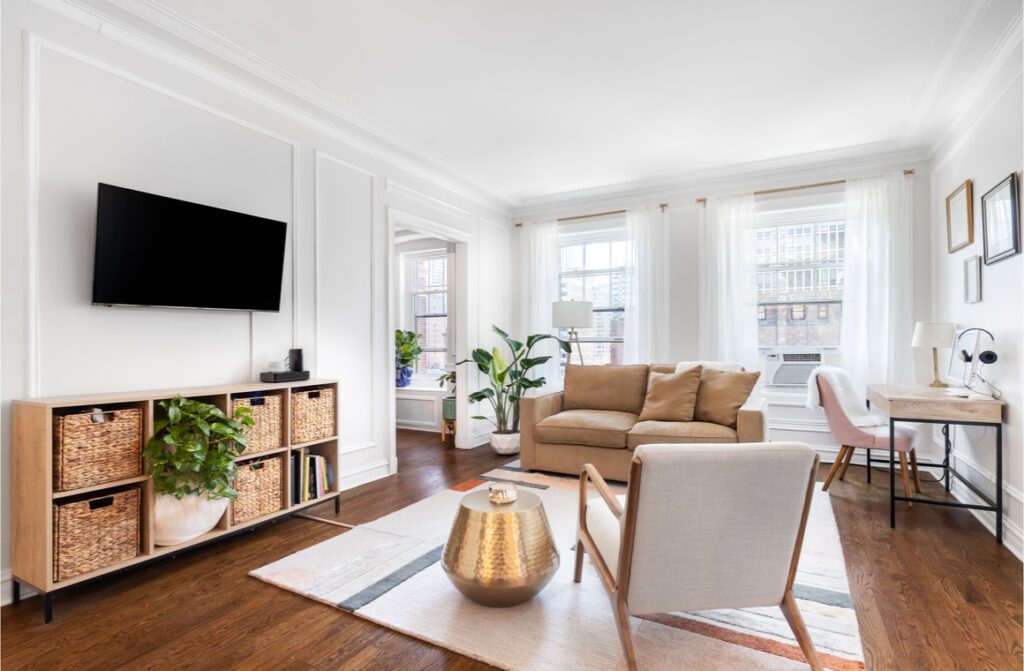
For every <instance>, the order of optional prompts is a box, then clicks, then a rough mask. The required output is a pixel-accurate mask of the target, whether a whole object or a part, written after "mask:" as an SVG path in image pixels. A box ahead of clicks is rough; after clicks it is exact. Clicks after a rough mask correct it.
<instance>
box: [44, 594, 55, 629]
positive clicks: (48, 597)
mask: <svg viewBox="0 0 1024 671" xmlns="http://www.w3.org/2000/svg"><path fill="white" fill-rule="evenodd" d="M51 622H53V592H47V593H46V594H43V624H50V623H51Z"/></svg>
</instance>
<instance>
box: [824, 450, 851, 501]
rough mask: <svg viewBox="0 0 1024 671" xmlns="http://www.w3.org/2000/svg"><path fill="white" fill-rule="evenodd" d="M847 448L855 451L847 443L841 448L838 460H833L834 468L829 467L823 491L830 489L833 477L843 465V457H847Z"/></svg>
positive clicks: (837, 456)
mask: <svg viewBox="0 0 1024 671" xmlns="http://www.w3.org/2000/svg"><path fill="white" fill-rule="evenodd" d="M847 450H850V451H853V448H852V447H847V446H846V445H843V446H841V447H840V448H839V454H837V455H836V460H835V461H833V462H832V468H830V469H829V471H828V475H826V476H825V484H823V485H822V486H821V491H823V492H827V491H828V487H829V485H831V484H832V479H833V478H834V477H836V473H838V472H839V469H840V468H841V467H842V465H843V458H844V457H846V451H847Z"/></svg>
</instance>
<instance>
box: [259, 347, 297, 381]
mask: <svg viewBox="0 0 1024 671" xmlns="http://www.w3.org/2000/svg"><path fill="white" fill-rule="evenodd" d="M308 379H309V371H308V370H302V350H301V349H290V350H288V370H285V371H281V372H274V371H269V370H268V371H263V372H262V373H260V381H261V382H300V381H302V380H308Z"/></svg>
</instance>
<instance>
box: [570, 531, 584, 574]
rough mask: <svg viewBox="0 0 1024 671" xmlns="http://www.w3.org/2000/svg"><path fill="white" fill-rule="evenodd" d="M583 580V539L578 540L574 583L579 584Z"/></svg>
mask: <svg viewBox="0 0 1024 671" xmlns="http://www.w3.org/2000/svg"><path fill="white" fill-rule="evenodd" d="M580 580H583V539H582V538H579V537H577V538H576V573H574V574H573V578H572V581H573V582H579V581H580Z"/></svg>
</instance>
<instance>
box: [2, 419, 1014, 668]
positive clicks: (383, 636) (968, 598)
mask: <svg viewBox="0 0 1024 671" xmlns="http://www.w3.org/2000/svg"><path fill="white" fill-rule="evenodd" d="M508 459H509V458H508V457H499V456H497V455H495V454H494V453H493V452H491V450H490V449H489V448H487V447H481V448H477V449H475V450H469V451H464V450H455V449H452V448H450V447H444V446H443V445H442V444H441V443H440V442H439V440H438V436H437V434H424V433H416V432H408V431H401V432H399V473H398V474H397V475H395V476H393V477H391V478H387V479H385V480H380V481H377V482H373V483H370V484H368V485H364V486H362V487H359V488H357V489H354V490H350V491H348V492H345V493H344V494H343V500H342V512H341V514H340V515H339V516H337V519H338V520H339V521H342V522H347V523H355V524H358V523H362V522H366V521H369V520H372V519H375V518H377V517H379V516H381V515H384V514H386V513H389V512H392V511H394V510H397V509H399V508H402V507H404V506H406V505H409V504H411V503H414V502H415V501H418V500H420V499H422V498H424V497H426V496H429V495H430V494H433V493H435V492H437V491H440V490H441V489H443V488H445V487H447V486H448V485H450V484H454V483H457V482H461V481H463V480H465V479H467V478H469V477H472V476H474V475H477V474H479V473H482V472H484V471H487V470H489V469H491V468H494V467H496V466H498V465H500V464H502V463H504V462H506V461H508ZM823 475H824V470H823V471H822V476H823ZM883 480H884V478H883V475H882V473H881V472H878V478H877V479H876V480H875V483H874V485H871V486H868V485H866V484H865V483H864V469H863V468H856V467H855V468H852V469H850V472H849V474H848V475H847V479H846V481H845V482H836V483H835V484H833V486H832V489H831V493H832V503H833V506H834V508H835V512H836V518H837V521H838V524H839V529H840V535H841V537H842V541H843V549H844V552H845V554H846V561H847V568H848V571H849V573H850V582H851V586H852V589H853V596H854V600H855V602H856V604H857V615H858V619H859V621H860V626H861V634H862V636H863V639H864V649H865V653H866V655H867V660H868V668H869V669H879V670H883V669H884V670H886V671H888V670H897V669H898V670H900V671H916V670H926V669H927V670H940V669H965V670H971V671H978V670H982V669H998V670H1000V671H1002V670H1004V669H1005V670H1018V669H1021V667H1022V626H1024V622H1022V615H1021V601H1022V590H1024V584H1022V570H1021V564H1020V562H1018V561H1017V560H1016V559H1015V558H1014V557H1013V556H1012V555H1011V554H1010V553H1009V552H1008V551H1007V550H1006V549H1005V548H1002V547H999V546H998V545H996V543H995V542H994V540H993V539H992V536H991V535H989V534H988V533H987V532H986V531H985V530H984V529H983V528H982V527H981V525H980V524H978V523H977V522H976V521H975V520H974V519H973V518H972V517H971V516H970V515H969V514H968V513H967V512H966V511H954V510H947V509H945V508H939V507H932V506H915V507H914V508H913V509H912V510H909V511H907V510H900V512H899V519H898V523H899V527H898V528H897V529H896V530H895V531H893V530H890V529H889V526H888V507H887V506H888V499H887V496H886V491H887V490H886V489H885V487H884V485H883ZM926 487H927V488H928V489H929V491H931V492H934V491H937V488H936V486H935V485H926ZM312 512H313V514H316V515H319V516H322V517H328V518H334V509H333V507H332V504H328V505H324V506H321V507H319V508H317V509H314V510H313V511H312ZM340 531H341V530H340V529H339V528H338V527H335V526H330V525H326V524H319V523H316V522H311V521H307V520H302V519H296V518H287V519H284V520H281V521H278V522H275V523H272V524H268V525H265V526H262V527H260V528H258V529H257V530H255V531H252V532H246V533H243V534H241V535H239V536H236V537H234V538H231V539H227V540H224V541H222V542H219V543H215V544H212V545H209V546H206V547H203V548H199V549H196V550H194V551H190V552H183V553H182V554H181V555H180V556H178V557H173V558H168V559H166V560H161V561H158V562H156V563H153V564H150V565H147V566H144V567H140V568H138V569H135V570H131V571H128V572H125V573H122V574H120V575H117V576H113V577H110V578H107V579H104V580H101V581H97V582H94V583H90V584H88V585H84V586H81V587H74V588H70V589H68V590H66V591H63V592H59V593H58V594H57V597H56V606H55V619H54V621H53V623H52V624H50V625H43V624H42V612H41V603H40V599H39V598H38V597H33V598H31V599H26V600H24V601H22V603H21V604H20V605H18V606H6V607H4V608H3V609H2V615H0V626H2V634H0V636H2V652H0V664H2V667H3V669H5V671H6V670H13V669H28V668H33V669H35V668H39V669H43V668H45V669H82V670H92V669H95V670H97V671H99V670H104V671H106V670H108V669H117V668H127V669H179V668H182V669H184V668H188V669H226V668H246V669H310V668H316V669H402V671H417V670H420V669H486V668H491V667H488V666H486V665H483V664H481V663H479V662H475V661H473V660H470V659H467V658H464V657H461V656H459V655H457V654H454V653H451V652H448V651H446V650H443V649H440V648H437V647H434V646H432V645H428V644H426V643H421V642H419V641H417V640H415V639H412V638H409V637H407V636H403V635H401V634H398V633H395V632H392V631H390V630H388V629H385V628H383V627H379V626H376V625H374V624H371V623H369V622H365V621H363V620H360V619H359V618H357V617H355V616H352V615H348V614H346V613H342V612H339V611H337V610H335V609H333V608H331V607H329V606H326V605H323V604H319V603H316V602H314V601H311V600H309V599H304V598H302V597H299V596H297V595H294V594H291V593H289V592H286V591H284V590H281V589H278V588H276V587H272V586H271V585H268V584H266V583H263V582H261V581H258V580H256V579H254V578H250V577H248V575H247V573H248V572H249V571H250V570H252V569H253V568H256V567H259V566H262V565H264V564H267V563H269V562H271V561H274V560H275V559H279V558H280V557H283V556H285V555H287V554H290V553H292V552H295V551H296V550H300V549H302V548H304V547H308V546H310V545H313V544H315V543H318V542H320V541H322V540H325V539H327V538H330V537H331V536H333V535H335V534H337V533H339V532H340ZM609 635H610V636H614V635H615V634H614V632H609Z"/></svg>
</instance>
